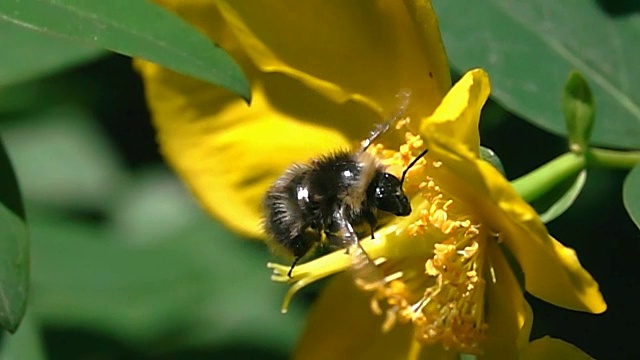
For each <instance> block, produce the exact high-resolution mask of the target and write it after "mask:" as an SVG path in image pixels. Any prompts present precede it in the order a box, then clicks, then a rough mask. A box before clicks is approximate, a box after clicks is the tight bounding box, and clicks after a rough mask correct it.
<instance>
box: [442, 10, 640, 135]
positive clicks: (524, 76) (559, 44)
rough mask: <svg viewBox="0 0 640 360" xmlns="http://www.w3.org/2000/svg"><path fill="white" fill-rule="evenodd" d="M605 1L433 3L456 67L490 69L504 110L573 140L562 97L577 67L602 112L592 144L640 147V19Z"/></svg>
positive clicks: (599, 110) (497, 99)
mask: <svg viewBox="0 0 640 360" xmlns="http://www.w3.org/2000/svg"><path fill="white" fill-rule="evenodd" d="M598 3H599V2H598V1H582V0H565V1H554V2H549V1H546V0H532V1H510V0H491V1H466V0H434V1H433V5H434V7H435V10H436V13H437V14H438V18H439V22H440V27H441V29H442V33H443V38H444V42H445V46H446V48H447V53H448V56H449V59H450V61H451V63H452V65H453V66H454V68H456V69H457V70H458V71H462V70H465V69H469V68H475V67H482V68H485V69H486V70H487V71H488V73H489V75H490V76H491V84H492V94H493V97H494V99H495V100H496V101H497V102H499V103H500V104H501V105H503V106H505V107H506V108H507V109H509V110H511V111H513V112H514V113H516V114H518V115H520V116H522V117H524V118H525V119H526V120H528V121H530V122H532V123H533V124H535V125H537V126H539V127H541V128H543V129H545V130H548V131H551V132H553V133H556V134H560V135H562V136H566V134H567V130H566V126H565V122H564V119H563V116H562V109H561V106H560V103H561V102H560V101H559V99H560V97H561V95H562V89H563V88H564V80H565V79H566V74H568V73H569V72H570V71H571V70H573V69H576V70H578V71H580V72H581V73H582V74H584V76H585V77H586V79H587V80H588V81H589V83H590V84H591V86H592V90H593V97H594V99H595V103H596V108H597V109H598V121H597V122H596V123H595V124H594V128H593V136H592V142H593V143H594V144H600V145H604V146H615V147H624V148H640V71H637V64H639V63H640V46H638V38H640V26H638V24H639V22H640V13H637V12H634V13H629V14H626V15H625V16H610V15H608V14H606V13H605V12H603V10H601V9H600V8H599V7H598Z"/></svg>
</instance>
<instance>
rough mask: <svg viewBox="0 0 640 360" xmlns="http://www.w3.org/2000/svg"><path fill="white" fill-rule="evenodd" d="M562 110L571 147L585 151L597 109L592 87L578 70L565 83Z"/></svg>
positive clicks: (580, 151) (581, 151)
mask: <svg viewBox="0 0 640 360" xmlns="http://www.w3.org/2000/svg"><path fill="white" fill-rule="evenodd" d="M562 110H563V111H564V118H565V121H566V124H567V131H568V133H569V134H568V135H569V148H570V149H571V151H573V152H576V153H583V152H584V151H585V150H586V149H587V146H588V144H589V139H590V138H591V131H592V129H593V122H594V120H595V113H596V109H595V104H594V102H593V95H592V93H591V88H589V84H588V83H587V81H586V80H585V78H584V77H582V75H581V74H580V73H579V72H577V71H572V72H571V74H570V75H569V79H567V83H566V84H565V87H564V96H563V99H562Z"/></svg>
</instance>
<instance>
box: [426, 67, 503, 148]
mask: <svg viewBox="0 0 640 360" xmlns="http://www.w3.org/2000/svg"><path fill="white" fill-rule="evenodd" d="M490 89H491V86H490V84H489V77H488V75H487V73H486V72H485V71H484V70H482V69H476V70H472V71H469V72H467V73H466V74H465V75H464V76H463V77H462V79H460V81H458V82H457V83H456V84H455V85H454V86H453V88H452V89H451V90H450V91H449V93H447V95H446V96H445V98H444V99H443V100H442V103H441V104H440V106H438V108H437V109H436V111H435V112H434V113H433V114H432V115H431V116H430V117H429V118H428V119H426V120H425V121H423V122H422V125H421V129H420V132H421V133H422V135H423V136H424V137H425V138H427V139H428V141H429V142H432V141H438V142H439V143H441V144H443V145H444V144H448V143H450V144H452V145H456V147H460V148H461V149H462V148H464V149H465V150H467V151H469V152H471V153H472V154H476V156H477V154H478V152H479V150H480V134H479V132H478V122H479V121H480V110H481V109H482V107H483V106H484V103H485V101H487V98H488V97H489V92H490ZM469 156H471V155H469Z"/></svg>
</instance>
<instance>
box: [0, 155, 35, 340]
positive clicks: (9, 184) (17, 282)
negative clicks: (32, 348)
mask: <svg viewBox="0 0 640 360" xmlns="http://www.w3.org/2000/svg"><path fill="white" fill-rule="evenodd" d="M28 289H29V236H28V233H27V225H26V219H25V213H24V207H23V205H22V199H21V197H20V190H19V188H18V182H17V180H16V177H15V175H14V173H13V167H12V166H11V162H10V161H9V157H8V156H7V153H6V152H5V150H4V145H3V144H2V143H1V142H0V300H1V301H0V326H2V327H3V328H4V329H7V330H9V331H10V332H14V331H16V329H17V328H18V325H19V324H20V321H21V320H22V317H23V316H24V312H25V309H26V305H27V293H28Z"/></svg>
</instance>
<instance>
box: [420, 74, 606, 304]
mask: <svg viewBox="0 0 640 360" xmlns="http://www.w3.org/2000/svg"><path fill="white" fill-rule="evenodd" d="M487 91H488V82H487V79H486V74H485V73H484V72H483V71H479V70H476V71H472V72H470V73H467V75H465V76H464V78H463V79H462V80H461V81H460V82H459V83H458V84H456V85H455V86H454V88H453V89H452V90H451V92H450V93H449V94H447V96H446V97H445V99H444V100H443V104H442V105H441V106H440V107H439V108H438V109H437V110H436V111H435V112H434V114H433V116H432V117H429V118H428V119H427V120H426V121H425V123H424V124H423V125H422V130H423V131H422V133H423V136H424V137H425V138H426V139H427V141H428V143H429V150H430V155H431V156H433V158H434V159H439V160H441V161H442V163H443V166H444V167H445V168H446V169H448V171H442V172H440V173H442V175H441V176H442V177H443V178H441V179H439V181H438V183H440V184H445V186H447V187H449V191H450V192H451V193H455V194H457V195H458V196H459V197H460V198H462V199H466V200H467V201H468V202H469V203H470V204H472V206H473V207H474V208H475V209H476V211H477V213H478V214H482V216H483V217H484V220H483V223H486V224H487V225H489V227H490V228H491V230H492V231H494V232H496V233H499V234H500V236H501V239H503V240H504V241H505V243H506V245H507V246H509V248H510V249H511V251H512V252H513V254H514V255H515V257H516V258H517V260H518V262H519V263H520V265H521V266H522V269H523V271H524V273H525V282H526V289H527V291H529V292H530V293H531V294H533V295H535V296H537V297H539V298H541V299H542V300H545V301H547V302H550V303H552V304H554V305H558V306H561V307H565V308H568V309H574V310H580V311H589V312H593V313H600V312H603V311H604V310H605V309H606V304H605V302H604V299H603V298H602V294H601V293H600V291H599V290H598V284H597V283H596V282H595V281H594V280H593V278H592V277H591V275H589V273H588V272H587V271H586V270H585V269H583V268H582V266H581V265H580V262H579V261H578V259H577V257H576V254H575V252H574V251H573V250H572V249H569V248H566V247H564V246H562V245H561V244H560V243H558V242H557V241H556V240H555V239H553V238H552V237H551V236H549V234H548V232H547V229H546V228H545V226H544V225H543V224H542V222H541V221H540V219H539V217H538V215H537V213H536V212H535V210H534V209H533V208H532V207H531V206H529V204H527V203H526V202H525V201H524V200H523V199H522V198H521V197H520V196H519V195H518V194H517V193H516V191H515V190H514V189H513V187H512V186H511V184H510V183H509V182H508V181H507V179H506V178H504V177H503V176H502V174H500V172H499V171H498V170H496V169H495V168H494V167H493V166H492V165H490V164H489V163H487V162H485V161H482V160H480V159H479V158H478V154H477V150H474V149H475V148H476V144H477V143H476V141H477V119H478V116H479V112H480V108H481V107H482V104H483V103H484V101H485V100H486V98H487V94H488V92H487Z"/></svg>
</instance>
